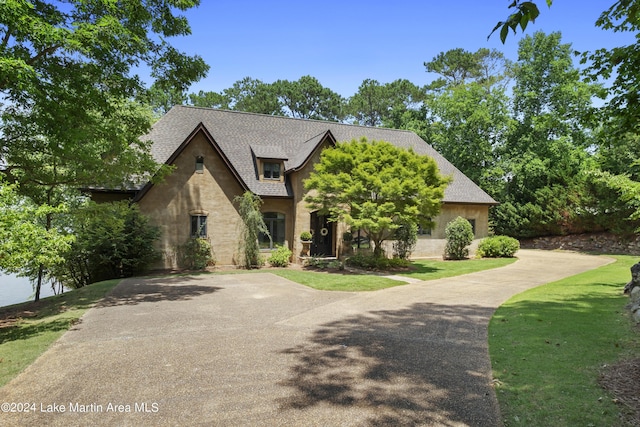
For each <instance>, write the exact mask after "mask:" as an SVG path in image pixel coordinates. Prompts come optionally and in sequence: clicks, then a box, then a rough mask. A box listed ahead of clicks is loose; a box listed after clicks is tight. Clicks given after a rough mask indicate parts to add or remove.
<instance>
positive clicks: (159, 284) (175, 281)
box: [96, 276, 222, 308]
mask: <svg viewBox="0 0 640 427" xmlns="http://www.w3.org/2000/svg"><path fill="white" fill-rule="evenodd" d="M198 277H199V276H176V277H162V278H157V279H144V280H142V279H136V278H133V279H125V280H123V281H122V282H121V283H120V284H119V285H118V286H116V287H115V288H114V289H113V290H112V291H111V292H110V293H109V295H107V296H106V297H105V298H104V299H102V300H101V301H100V302H99V303H98V304H97V305H96V307H100V308H104V307H113V306H118V305H136V304H140V303H146V302H160V301H186V300H190V299H193V298H196V297H199V296H202V295H206V294H211V293H214V292H216V291H219V290H220V289H222V288H221V287H219V286H203V285H202V284H201V283H202V280H200V279H198ZM192 282H195V283H192ZM196 283H197V284H196Z"/></svg>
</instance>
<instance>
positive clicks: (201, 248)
mask: <svg viewBox="0 0 640 427" xmlns="http://www.w3.org/2000/svg"><path fill="white" fill-rule="evenodd" d="M178 264H179V266H180V267H181V268H186V269H188V270H204V269H205V268H207V266H209V265H214V264H215V258H214V257H213V252H212V251H211V243H209V241H208V240H206V239H201V238H195V239H192V238H190V239H189V240H187V242H186V243H185V244H184V245H181V246H180V248H179V250H178Z"/></svg>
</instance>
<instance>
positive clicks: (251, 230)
mask: <svg viewBox="0 0 640 427" xmlns="http://www.w3.org/2000/svg"><path fill="white" fill-rule="evenodd" d="M233 202H234V203H236V204H237V205H238V213H239V214H240V218H242V231H241V236H242V237H241V238H240V240H239V241H238V254H239V259H240V264H241V265H242V266H244V268H246V269H252V268H260V267H262V266H263V265H264V259H263V258H262V257H261V256H260V246H259V245H258V238H259V236H260V233H264V234H266V235H269V230H268V229H267V225H266V224H265V222H264V218H263V217H262V212H261V211H260V206H261V205H262V199H261V198H260V197H259V196H257V195H255V194H253V193H251V192H250V191H247V192H245V193H244V194H243V195H242V196H236V197H235V198H234V199H233ZM269 239H271V237H270V236H269Z"/></svg>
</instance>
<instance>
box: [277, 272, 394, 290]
mask: <svg viewBox="0 0 640 427" xmlns="http://www.w3.org/2000/svg"><path fill="white" fill-rule="evenodd" d="M269 272H270V273H273V274H277V275H278V276H280V277H284V278H285V279H288V280H291V281H292V282H296V283H300V284H301V285H305V286H309V287H310V288H314V289H318V290H322V291H375V290H378V289H384V288H390V287H393V286H398V285H405V284H406V283H405V282H400V281H397V280H392V279H387V278H386V277H381V276H375V275H372V274H340V273H319V272H315V271H300V270H287V269H282V270H270V271H269Z"/></svg>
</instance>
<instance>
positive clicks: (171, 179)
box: [139, 133, 243, 268]
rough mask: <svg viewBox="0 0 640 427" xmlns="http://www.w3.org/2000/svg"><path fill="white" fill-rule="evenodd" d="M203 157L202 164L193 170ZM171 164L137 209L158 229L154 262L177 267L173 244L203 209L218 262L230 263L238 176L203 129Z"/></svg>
mask: <svg viewBox="0 0 640 427" xmlns="http://www.w3.org/2000/svg"><path fill="white" fill-rule="evenodd" d="M198 156H202V157H204V170H203V171H202V173H197V172H196V170H195V164H196V158H197V157H198ZM174 166H175V170H174V171H173V173H172V174H171V175H170V176H168V177H167V178H166V179H165V180H164V182H162V183H159V184H155V185H154V186H152V187H151V188H150V189H149V191H148V192H147V193H146V194H145V195H144V196H143V197H142V199H141V200H140V201H139V205H140V210H141V212H142V213H144V214H146V215H148V216H149V217H150V219H151V221H152V223H153V224H156V225H158V226H159V227H160V229H161V233H162V235H161V240H160V242H159V243H158V246H159V249H160V250H161V251H162V253H163V259H162V261H161V262H160V264H158V265H157V266H156V267H158V268H177V267H178V265H177V250H178V247H179V245H182V244H184V243H185V242H186V241H187V239H189V238H190V234H191V215H207V237H208V239H209V241H210V242H211V246H212V248H213V252H214V255H215V258H216V262H217V264H222V265H228V264H233V263H234V259H235V252H236V248H237V244H238V230H239V221H240V216H239V214H238V211H237V209H236V207H235V206H234V204H233V198H234V197H235V196H237V195H241V194H242V193H243V189H242V187H241V186H240V184H239V183H238V181H237V179H236V178H235V177H234V175H233V174H232V173H231V171H230V170H229V168H228V167H227V165H226V164H225V163H224V161H223V160H222V158H221V157H220V155H219V154H218V153H217V152H216V150H215V149H214V148H213V146H212V145H211V144H210V143H209V142H208V141H207V140H206V138H205V137H204V135H203V134H202V133H200V134H197V135H196V136H194V138H193V140H192V141H191V142H190V143H189V144H188V145H187V146H186V147H185V149H184V150H183V151H182V153H181V154H180V155H179V156H178V157H177V159H176V161H175V163H174Z"/></svg>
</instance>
